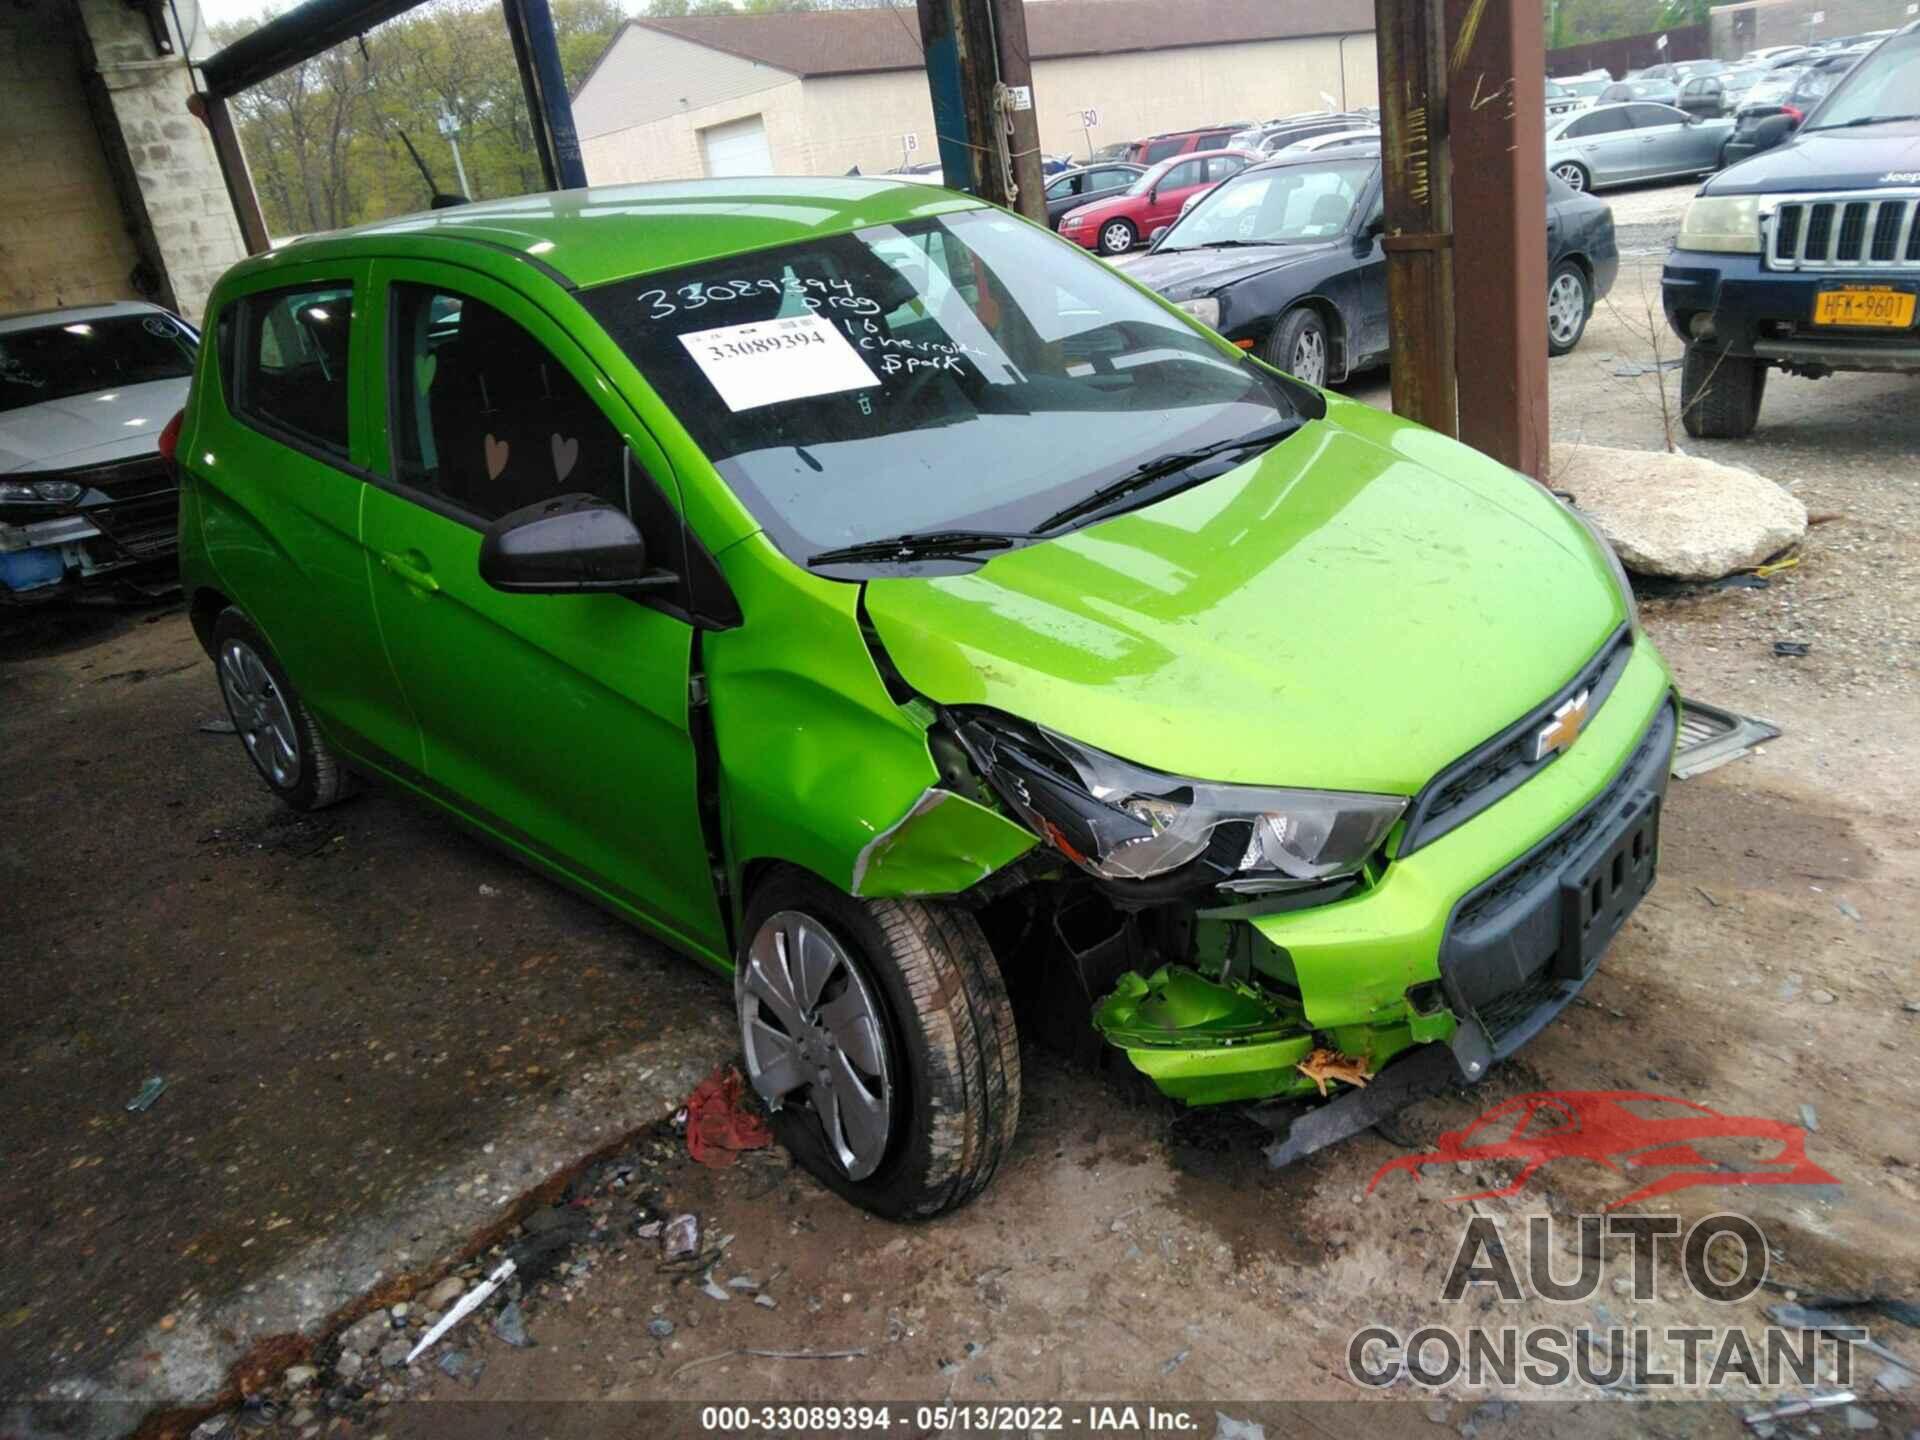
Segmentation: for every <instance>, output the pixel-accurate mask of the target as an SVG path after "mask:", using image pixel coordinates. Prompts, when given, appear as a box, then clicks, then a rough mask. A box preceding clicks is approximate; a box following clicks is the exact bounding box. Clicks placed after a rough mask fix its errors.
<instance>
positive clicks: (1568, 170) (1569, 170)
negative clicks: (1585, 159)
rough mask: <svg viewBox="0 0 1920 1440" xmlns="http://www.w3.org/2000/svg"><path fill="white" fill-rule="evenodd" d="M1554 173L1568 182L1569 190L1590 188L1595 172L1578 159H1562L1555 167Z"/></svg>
mask: <svg viewBox="0 0 1920 1440" xmlns="http://www.w3.org/2000/svg"><path fill="white" fill-rule="evenodd" d="M1553 173H1554V174H1556V175H1558V176H1559V177H1560V178H1561V180H1562V181H1564V182H1565V183H1566V187H1567V188H1568V189H1569V190H1582V191H1584V190H1588V189H1591V188H1592V186H1593V174H1592V172H1591V171H1589V170H1588V169H1587V167H1586V166H1584V165H1582V164H1581V163H1580V162H1579V161H1578V160H1562V161H1561V162H1560V163H1559V164H1558V165H1556V166H1554V167H1553Z"/></svg>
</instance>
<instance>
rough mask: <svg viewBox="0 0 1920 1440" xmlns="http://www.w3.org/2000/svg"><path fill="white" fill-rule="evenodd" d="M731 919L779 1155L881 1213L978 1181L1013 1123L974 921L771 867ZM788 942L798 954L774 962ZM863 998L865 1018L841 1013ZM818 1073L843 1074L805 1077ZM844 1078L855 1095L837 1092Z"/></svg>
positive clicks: (925, 1213) (1013, 1053) (996, 1005)
mask: <svg viewBox="0 0 1920 1440" xmlns="http://www.w3.org/2000/svg"><path fill="white" fill-rule="evenodd" d="M741 933H742V934H743V936H745V937H746V939H745V940H744V941H743V947H742V950H741V953H740V955H739V957H738V965H737V967H736V969H735V972H734V996H735V1000H736V1007H737V1009H738V1011H739V1016H740V1030H741V1044H742V1048H743V1050H744V1052H745V1058H746V1071H747V1077H748V1079H749V1081H750V1082H751V1083H752V1084H753V1086H754V1089H755V1090H756V1092H758V1093H759V1095H760V1098H761V1099H762V1100H763V1101H764V1102H765V1103H766V1104H767V1107H768V1109H769V1110H770V1111H771V1119H772V1124H773V1130H774V1133H775V1134H776V1135H777V1136H778V1137H779V1138H780V1141H781V1143H782V1144H784V1145H785V1146H786V1147H787V1149H788V1151H789V1152H790V1153H791V1154H792V1155H793V1157H794V1159H795V1160H797V1161H798V1162H799V1163H800V1164H801V1165H802V1166H804V1167H805V1168H806V1169H807V1170H808V1171H810V1172H811V1173H812V1174H813V1175H814V1176H815V1177H816V1178H817V1179H819V1180H820V1182H821V1183H822V1184H824V1185H825V1186H826V1187H827V1188H828V1189H830V1190H832V1191H834V1192H835V1193H836V1194H838V1195H840V1196H842V1197H844V1198H845V1199H847V1200H850V1201H852V1202H853V1203H854V1204H855V1205H858V1206H860V1207H861V1208H863V1209H866V1210H871V1211H872V1212H873V1213H875V1214H876V1215H881V1216H884V1217H886V1218H887V1219H890V1220H925V1219H930V1218H932V1217H933V1216H935V1215H940V1214H943V1213H945V1212H946V1211H949V1210H953V1209H955V1208H957V1207H959V1206H961V1205H964V1204H966V1202H967V1201H969V1200H971V1199H972V1198H973V1197H974V1196H975V1195H977V1194H979V1193H980V1192H981V1191H982V1190H984V1189H985V1188H986V1187H987V1185H988V1183H989V1182H990V1181H991V1180H992V1179H993V1176H994V1172H995V1171H997V1170H998V1169H999V1168H1000V1162H1001V1160H1002V1159H1003V1158H1004V1157H1005V1155H1006V1152H1007V1147H1008V1145H1009V1144H1010V1143H1011V1142H1012V1139H1013V1133H1014V1130H1015V1127H1016V1126H1017V1125H1018V1123H1019V1119H1020V1047H1019V1042H1018V1040H1017V1038H1016V1036H1015V1033H1014V1028H1013V1006H1012V1004H1011V1003H1010V1002H1009V1000H1008V999H1007V989H1006V985H1005V984H1004V982H1003V981H1002V980H1001V978H1000V968H999V966H998V965H997V964H996V963H995V962H994V958H993V952H992V950H991V949H990V948H989V947H988V945H987V940H986V936H985V935H984V934H983V933H982V932H981V929H980V925H979V922H978V921H977V920H975V919H974V917H973V916H972V915H971V914H969V913H968V912H967V911H965V910H961V909H959V908H957V907H954V906H949V905H941V904H938V903H934V902H926V901H919V900H854V899H850V898H848V897H847V896H845V895H842V894H841V893H840V892H839V891H837V890H834V889H832V888H831V887H829V886H827V885H825V884H823V883H821V882H820V881H818V880H816V879H814V878H813V877H812V876H810V875H807V874H804V873H803V872H800V871H797V870H781V871H778V872H776V873H775V874H773V875H772V876H770V877H769V878H768V879H767V880H766V881H765V882H764V883H763V884H762V885H761V886H760V887H759V888H758V889H757V890H756V891H755V892H754V894H753V896H752V899H751V900H750V902H749V904H748V906H747V915H746V923H745V925H744V926H743V927H742V931H741ZM796 954H798V955H801V956H806V957H808V958H807V959H806V960H804V961H802V962H801V963H800V965H798V966H794V967H793V968H788V966H789V964H790V962H791V957H794V956H795V955H796ZM809 968H811V973H812V977H813V978H812V985H813V996H812V1002H811V1005H810V1006H809V1004H808V1001H807V999H806V995H805V987H806V985H807V983H808V969H809ZM795 1002H798V1009H797V1010H796V1009H795ZM863 1008H864V1009H865V1010H867V1012H868V1013H869V1014H870V1015H871V1019H872V1021H873V1024H872V1026H871V1028H869V1027H868V1026H867V1024H866V1023H864V1022H860V1023H850V1022H856V1021H858V1016H859V1012H860V1011H861V1010H862V1009H863ZM783 1009H784V1010H785V1011H786V1013H787V1014H789V1015H795V1014H798V1016H799V1018H798V1020H797V1021H792V1020H783V1019H782V1018H781V1011H782V1010H783ZM830 1012H838V1014H839V1017H840V1020H839V1022H838V1024H837V1025H835V1023H834V1022H833V1021H832V1020H831V1016H830ZM830 1027H832V1028H830ZM794 1031H797V1032H798V1034H799V1040H800V1043H798V1044H796V1043H794V1035H793V1034H791V1033H789V1032H794ZM875 1032H877V1033H875ZM838 1035H846V1036H848V1037H849V1038H850V1039H851V1041H852V1043H850V1044H846V1045H842V1044H840V1042H839V1040H838V1039H837V1038H836V1037H837V1036H838ZM856 1072H857V1073H856ZM830 1075H831V1076H836V1077H849V1076H850V1077H852V1083H851V1085H850V1084H849V1081H848V1080H847V1079H845V1078H837V1079H835V1080H834V1081H833V1082H832V1084H831V1085H828V1084H823V1083H820V1080H822V1079H824V1078H825V1077H827V1076H830ZM803 1076H804V1077H805V1078H801V1077H803ZM816 1077H819V1078H816ZM789 1079H791V1080H793V1081H794V1083H793V1084H791V1085H789V1084H787V1083H786V1082H787V1081H788V1080H789ZM836 1086H837V1087H838V1088H837V1089H836V1088H834V1087H836ZM854 1086H857V1087H858V1092H859V1097H860V1098H859V1099H858V1100H853V1099H850V1100H848V1101H846V1102H842V1101H841V1100H840V1099H839V1098H838V1096H839V1095H840V1094H842V1093H845V1094H847V1095H849V1096H852V1095H854V1093H855V1091H854V1088H853V1087H854ZM830 1112H832V1113H836V1114H838V1115H839V1116H840V1123H839V1125H838V1126H837V1127H834V1126H832V1125H831V1122H830V1121H829V1118H828V1116H829V1113H830ZM882 1121H883V1122H884V1126H885V1129H884V1132H883V1133H882V1134H881V1136H880V1138H878V1139H876V1138H875V1130H874V1127H875V1125H877V1124H880V1123H882Z"/></svg>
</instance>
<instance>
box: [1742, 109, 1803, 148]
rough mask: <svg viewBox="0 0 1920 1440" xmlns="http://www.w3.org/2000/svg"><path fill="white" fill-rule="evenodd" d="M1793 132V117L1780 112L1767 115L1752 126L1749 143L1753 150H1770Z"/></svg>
mask: <svg viewBox="0 0 1920 1440" xmlns="http://www.w3.org/2000/svg"><path fill="white" fill-rule="evenodd" d="M1791 134H1793V117H1792V116H1791V115H1788V114H1786V113H1784V112H1782V113H1781V114H1779V115H1769V116H1767V118H1766V119H1764V120H1762V121H1761V122H1760V123H1759V124H1758V125H1756V126H1754V127H1753V138H1752V141H1751V144H1752V145H1753V148H1754V149H1755V150H1771V149H1772V148H1773V147H1774V146H1776V145H1778V144H1779V143H1780V142H1781V141H1783V140H1785V139H1786V138H1787V137H1788V136H1789V135H1791Z"/></svg>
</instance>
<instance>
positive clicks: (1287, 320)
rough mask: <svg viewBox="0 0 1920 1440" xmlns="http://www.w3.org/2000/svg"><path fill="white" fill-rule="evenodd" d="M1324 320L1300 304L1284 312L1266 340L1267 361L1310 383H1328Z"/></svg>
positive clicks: (1329, 346)
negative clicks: (1292, 309) (1297, 307)
mask: <svg viewBox="0 0 1920 1440" xmlns="http://www.w3.org/2000/svg"><path fill="white" fill-rule="evenodd" d="M1331 349H1332V347H1331V345H1330V344H1329V343H1328V339H1327V322H1326V321H1324V320H1322V319H1321V318H1320V316H1319V314H1318V313H1317V312H1316V311H1313V310H1309V309H1306V308H1305V307H1302V308H1300V309H1298V310H1294V311H1292V312H1290V313H1289V314H1287V315H1285V316H1283V317H1282V318H1281V321H1280V323H1279V324H1278V325H1276V326H1274V327H1273V334H1272V335H1271V336H1270V337H1268V340H1267V354H1266V360H1267V363H1268V364H1269V365H1271V366H1273V367H1274V369H1276V370H1284V371H1286V372H1287V374H1289V375H1291V376H1293V378H1294V379H1296V380H1303V381H1305V382H1306V383H1307V384H1309V385H1325V384H1326V383H1327V356H1328V354H1329V352H1330V351H1331Z"/></svg>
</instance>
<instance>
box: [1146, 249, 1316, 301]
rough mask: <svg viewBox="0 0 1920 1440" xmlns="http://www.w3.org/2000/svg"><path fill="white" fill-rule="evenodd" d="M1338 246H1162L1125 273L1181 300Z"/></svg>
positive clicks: (1300, 261) (1308, 257) (1166, 294)
mask: <svg viewBox="0 0 1920 1440" xmlns="http://www.w3.org/2000/svg"><path fill="white" fill-rule="evenodd" d="M1339 248H1340V245H1339V244H1338V243H1335V244H1322V243H1314V244H1305V245H1262V246H1260V247H1259V248H1258V249H1242V248H1240V247H1238V246H1230V247H1227V248H1224V249H1220V250H1162V251H1156V252H1155V253H1153V254H1150V255H1142V256H1141V257H1140V258H1139V259H1138V260H1136V261H1134V263H1133V264H1131V265H1129V266H1128V267H1127V275H1128V277H1129V278H1130V279H1133V280H1138V281H1139V282H1140V283H1141V284H1142V285H1145V286H1147V287H1148V288H1149V289H1153V290H1157V291H1159V292H1160V293H1161V294H1162V295H1164V296H1166V297H1167V299H1169V300H1185V299H1188V298H1190V297H1192V296H1194V295H1204V294H1209V293H1211V292H1212V291H1215V290H1218V289H1220V288H1221V287H1222V286H1226V285H1231V284H1233V283H1234V281H1236V280H1247V279H1251V278H1252V277H1253V276H1255V275H1265V274H1266V273H1268V272H1269V271H1272V270H1283V269H1285V268H1286V267H1288V266H1289V265H1298V264H1300V263H1302V262H1303V261H1306V260H1311V259H1314V258H1315V257H1317V256H1322V255H1326V254H1329V253H1330V252H1332V251H1334V250H1337V249H1339Z"/></svg>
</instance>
